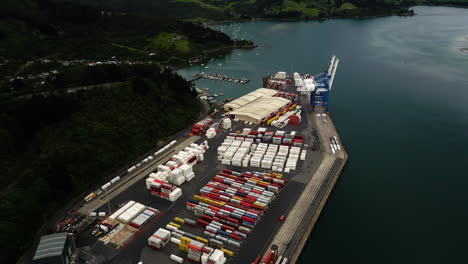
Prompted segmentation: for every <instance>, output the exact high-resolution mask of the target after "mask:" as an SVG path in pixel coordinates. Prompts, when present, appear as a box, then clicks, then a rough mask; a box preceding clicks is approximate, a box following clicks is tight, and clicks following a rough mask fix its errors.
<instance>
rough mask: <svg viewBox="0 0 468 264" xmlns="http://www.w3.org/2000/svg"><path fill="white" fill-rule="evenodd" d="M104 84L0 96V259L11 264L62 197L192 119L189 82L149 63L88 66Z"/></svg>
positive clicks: (73, 193) (195, 107)
mask: <svg viewBox="0 0 468 264" xmlns="http://www.w3.org/2000/svg"><path fill="white" fill-rule="evenodd" d="M101 74H105V75H106V76H107V77H106V81H109V80H111V79H114V80H115V81H121V82H119V83H117V84H115V85H113V86H111V87H106V88H95V89H89V90H77V91H76V92H73V93H65V92H63V90H56V91H55V92H51V93H49V94H44V95H34V96H33V97H31V98H27V99H25V98H19V99H18V98H15V97H13V98H5V97H4V98H2V101H1V102H0V112H1V113H2V114H1V116H0V144H1V146H2V148H1V150H0V151H1V152H0V155H1V168H2V177H1V182H2V190H1V202H0V216H1V217H0V219H1V220H0V249H1V251H0V262H1V263H14V262H15V261H14V260H15V258H17V257H18V255H19V254H20V253H21V252H22V251H23V250H24V249H25V248H27V247H28V246H30V243H31V241H32V237H34V234H35V232H36V231H37V229H38V228H39V227H40V226H41V225H42V223H43V221H42V219H43V218H42V216H44V217H47V216H48V215H49V214H51V213H52V212H53V211H54V210H55V209H56V208H59V207H61V206H63V205H64V202H65V201H67V200H68V199H70V198H72V197H74V196H76V195H77V194H80V193H81V192H83V191H85V190H88V189H89V188H90V187H91V186H93V184H95V183H97V182H100V181H101V179H102V177H104V176H106V175H109V174H110V173H112V172H114V171H115V170H116V169H117V168H119V167H122V166H124V164H128V163H130V162H132V161H133V160H134V159H135V158H136V157H138V156H139V155H141V154H142V153H145V152H146V151H147V150H148V149H150V148H152V147H154V146H156V142H157V141H158V140H163V139H165V138H166V137H168V136H170V135H171V134H173V133H175V132H177V131H178V130H180V129H182V128H184V127H186V126H187V124H189V123H190V122H192V121H194V119H195V118H197V117H198V115H199V113H200V106H199V104H198V102H197V100H196V98H195V94H194V92H193V91H192V89H191V87H190V84H189V83H188V82H186V81H185V80H184V79H182V78H181V77H180V76H178V75H177V74H174V73H173V72H171V71H169V70H162V69H161V68H160V67H159V66H156V65H134V66H126V65H119V66H117V65H104V66H96V67H88V68H87V69H86V73H84V74H83V76H82V77H84V78H83V80H85V78H89V80H88V81H89V82H94V81H96V80H95V79H93V77H92V76H100V75H101Z"/></svg>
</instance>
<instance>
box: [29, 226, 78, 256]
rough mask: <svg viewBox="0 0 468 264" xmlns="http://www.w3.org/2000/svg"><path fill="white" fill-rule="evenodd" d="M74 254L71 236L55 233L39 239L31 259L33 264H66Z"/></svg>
mask: <svg viewBox="0 0 468 264" xmlns="http://www.w3.org/2000/svg"><path fill="white" fill-rule="evenodd" d="M73 252H75V242H74V241H73V235H72V234H69V233H65V232H64V233H56V234H52V235H46V236H43V237H41V241H40V242H39V246H38V247H37V250H36V253H35V254H34V257H33V262H32V263H33V264H68V263H70V260H71V256H72V255H73Z"/></svg>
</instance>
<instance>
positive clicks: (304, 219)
mask: <svg viewBox="0 0 468 264" xmlns="http://www.w3.org/2000/svg"><path fill="white" fill-rule="evenodd" d="M302 99H303V100H305V98H302ZM302 105H304V106H305V107H304V109H305V111H306V115H307V116H308V118H310V119H309V120H311V121H313V122H314V123H315V124H314V125H315V127H316V128H317V134H318V136H319V139H320V142H321V149H322V151H323V157H322V160H321V161H320V164H319V167H318V168H317V169H316V170H314V171H305V170H304V171H303V172H302V173H303V174H309V175H303V176H304V177H305V178H308V179H310V180H309V182H308V183H307V185H306V186H305V188H304V190H303V191H302V193H301V195H300V196H299V198H298V200H297V201H296V202H295V203H294V205H293V207H292V208H291V209H290V210H289V212H288V215H287V216H286V219H285V221H284V222H283V224H282V225H281V226H280V227H279V228H278V230H277V231H276V234H275V236H274V237H273V239H272V240H271V241H270V243H269V245H268V247H266V252H263V253H265V254H266V253H267V252H268V251H269V249H270V248H271V246H273V245H276V246H278V251H279V252H278V255H280V256H283V257H285V258H288V262H287V263H290V264H292V263H296V262H297V260H298V259H299V256H300V254H301V252H302V250H303V248H304V246H305V244H306V242H307V240H308V238H309V236H310V235H311V233H312V230H313V228H314V225H315V223H316V222H317V220H318V218H319V216H320V213H321V211H322V209H323V208H324V206H325V204H326V201H327V199H328V197H329V195H330V193H331V191H332V190H333V187H334V186H335V183H336V181H337V180H338V177H339V175H340V174H341V172H342V170H343V168H344V166H345V165H346V161H347V159H348V155H347V153H346V151H345V149H344V146H343V145H342V144H341V140H340V139H339V135H338V133H337V131H336V129H335V126H334V125H333V121H332V119H331V118H330V115H329V114H326V113H324V112H325V111H324V109H322V110H323V111H321V112H313V111H312V106H311V105H308V104H306V103H303V104H302ZM319 109H320V108H319ZM333 136H335V137H336V138H337V139H338V143H339V145H340V148H341V150H340V151H336V152H335V153H333V152H332V150H331V148H330V146H329V142H330V137H333ZM311 174H312V175H311ZM263 253H262V254H263ZM265 254H264V255H265Z"/></svg>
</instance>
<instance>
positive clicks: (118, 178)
mask: <svg viewBox="0 0 468 264" xmlns="http://www.w3.org/2000/svg"><path fill="white" fill-rule="evenodd" d="M118 180H120V177H119V176H117V177H115V178H114V179H112V180H111V181H110V182H111V183H116V182H117V181H118Z"/></svg>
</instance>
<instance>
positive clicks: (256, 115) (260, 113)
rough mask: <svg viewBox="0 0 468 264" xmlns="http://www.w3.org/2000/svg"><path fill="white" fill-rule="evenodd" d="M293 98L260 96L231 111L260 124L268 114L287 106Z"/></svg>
mask: <svg viewBox="0 0 468 264" xmlns="http://www.w3.org/2000/svg"><path fill="white" fill-rule="evenodd" d="M289 103H291V100H288V99H285V98H281V97H260V98H258V99H256V100H254V101H252V102H250V103H249V104H246V105H245V106H243V107H240V108H239V109H237V110H235V111H232V112H230V114H231V115H234V116H235V118H236V119H239V120H242V121H247V122H252V123H254V124H260V122H261V121H262V120H263V119H264V118H265V117H267V116H269V115H271V114H272V113H274V112H276V111H278V110H279V109H281V108H283V107H285V106H287V105H288V104H289Z"/></svg>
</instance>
